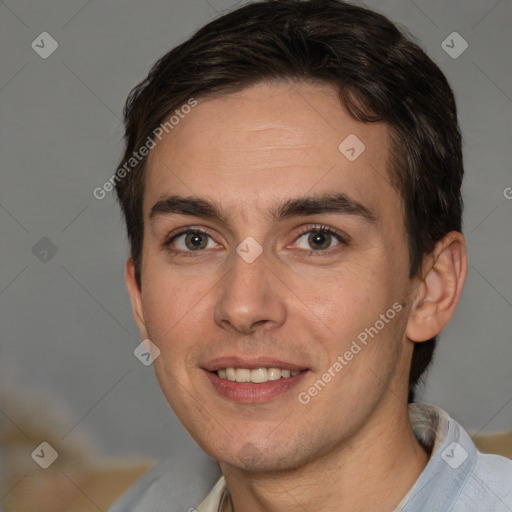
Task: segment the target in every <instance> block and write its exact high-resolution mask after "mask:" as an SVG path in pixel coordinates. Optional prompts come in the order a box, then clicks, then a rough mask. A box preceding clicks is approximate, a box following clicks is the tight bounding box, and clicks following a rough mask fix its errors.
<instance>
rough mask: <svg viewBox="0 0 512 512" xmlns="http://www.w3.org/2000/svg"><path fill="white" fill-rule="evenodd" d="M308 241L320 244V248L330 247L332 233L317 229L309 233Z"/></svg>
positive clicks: (312, 243)
mask: <svg viewBox="0 0 512 512" xmlns="http://www.w3.org/2000/svg"><path fill="white" fill-rule="evenodd" d="M308 242H309V243H310V244H311V245H320V246H321V247H319V248H320V249H326V248H327V247H329V244H330V242H331V235H329V234H328V233H322V232H320V231H315V232H313V233H311V235H309V238H308Z"/></svg>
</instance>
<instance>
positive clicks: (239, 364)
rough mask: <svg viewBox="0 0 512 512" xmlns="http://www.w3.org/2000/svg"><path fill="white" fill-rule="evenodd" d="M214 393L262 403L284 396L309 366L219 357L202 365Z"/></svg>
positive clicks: (242, 401)
mask: <svg viewBox="0 0 512 512" xmlns="http://www.w3.org/2000/svg"><path fill="white" fill-rule="evenodd" d="M202 369H203V373H204V374H205V375H206V377H207V378H208V380H209V382H210V384H211V385H212V386H213V389H214V391H215V392H216V393H218V394H219V395H221V396H222V397H224V398H228V399H229V400H233V401H235V402H241V403H247V404H254V403H264V402H268V401H271V400H273V399H276V398H278V397H280V396H284V395H285V394H286V393H287V392H288V391H289V390H291V389H292V388H293V387H295V386H296V385H297V384H298V383H299V381H301V380H302V379H303V378H304V377H305V375H306V374H307V373H309V371H310V370H309V368H305V367H302V368H301V367H300V365H296V364H291V363H286V362H283V361H276V360H273V361H269V360H268V359H267V360H265V361H263V360H261V359H260V360H252V361H248V360H245V361H242V360H235V359H233V358H230V359H229V360H227V359H224V360H218V361H216V362H214V363H211V364H210V365H209V366H208V367H206V368H202Z"/></svg>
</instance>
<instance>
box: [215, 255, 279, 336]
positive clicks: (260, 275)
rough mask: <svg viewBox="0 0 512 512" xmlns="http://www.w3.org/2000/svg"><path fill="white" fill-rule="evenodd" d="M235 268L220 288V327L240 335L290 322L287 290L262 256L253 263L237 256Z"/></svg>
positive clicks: (217, 312)
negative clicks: (287, 308) (287, 317)
mask: <svg viewBox="0 0 512 512" xmlns="http://www.w3.org/2000/svg"><path fill="white" fill-rule="evenodd" d="M230 265H231V268H230V269H229V271H228V272H227V275H226V277H225V278H224V279H223V280H222V281H221V283H220V284H219V288H218V290H220V292H219V296H218V298H217V300H216V303H215V306H214V320H215V323H216V324H217V325H219V326H220V327H222V328H224V329H227V330H231V331H233V332H236V333H239V334H253V333H254V332H255V331H256V330H257V329H259V328H261V329H265V330H267V329H268V330H270V329H274V328H276V327H279V326H280V325H282V324H284V322H285V321H286V304H285V290H284V288H285V287H284V286H283V284H282V283H281V281H280V280H279V279H277V277H276V273H275V272H276V271H275V270H273V269H271V268H270V266H269V265H268V262H267V260H266V258H265V254H264V253H262V254H260V255H259V256H258V257H257V258H256V259H255V260H254V261H252V262H251V263H249V262H248V261H246V260H245V259H244V258H242V257H241V256H240V255H239V254H236V253H235V254H233V256H232V258H231V263H230Z"/></svg>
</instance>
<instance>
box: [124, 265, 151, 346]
mask: <svg viewBox="0 0 512 512" xmlns="http://www.w3.org/2000/svg"><path fill="white" fill-rule="evenodd" d="M125 282H126V288H127V289H128V293H129V295H130V301H131V303H132V311H133V316H134V318H135V322H136V323H137V326H138V328H139V331H140V335H141V336H142V338H143V339H146V338H148V335H147V330H146V323H145V320H144V309H143V307H142V293H141V290H140V288H139V285H138V284H137V279H136V277H135V265H134V263H133V259H132V258H128V259H127V260H126V265H125Z"/></svg>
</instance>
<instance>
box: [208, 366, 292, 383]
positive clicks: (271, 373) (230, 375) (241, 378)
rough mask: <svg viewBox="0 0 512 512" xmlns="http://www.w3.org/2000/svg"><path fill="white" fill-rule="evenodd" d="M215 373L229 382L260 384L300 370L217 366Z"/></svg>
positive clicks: (285, 376) (284, 377)
mask: <svg viewBox="0 0 512 512" xmlns="http://www.w3.org/2000/svg"><path fill="white" fill-rule="evenodd" d="M216 373H217V375H218V376H219V377H220V378H221V379H227V380H229V381H231V382H252V383H254V384H261V383H263V382H268V381H271V380H279V379H289V378H290V377H295V376H296V375H298V374H299V373H300V370H297V371H293V372H292V371H290V370H286V369H281V368H254V369H249V368H219V369H218V370H217V372H216Z"/></svg>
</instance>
